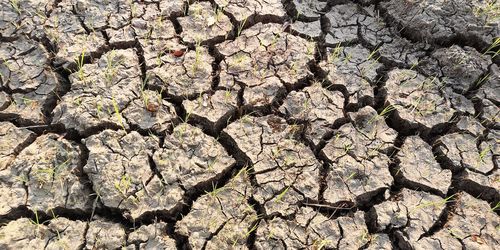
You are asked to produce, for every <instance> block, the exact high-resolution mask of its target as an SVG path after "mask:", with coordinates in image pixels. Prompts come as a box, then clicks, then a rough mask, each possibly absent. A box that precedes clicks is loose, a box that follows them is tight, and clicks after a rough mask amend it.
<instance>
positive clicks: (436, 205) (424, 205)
mask: <svg viewBox="0 0 500 250" xmlns="http://www.w3.org/2000/svg"><path fill="white" fill-rule="evenodd" d="M454 196H455V194H454V195H451V196H448V197H446V198H444V199H441V200H439V201H429V202H424V203H422V204H420V205H418V206H416V207H415V208H414V209H412V210H411V211H410V214H412V213H414V212H415V211H416V210H418V209H423V208H427V207H434V208H441V207H442V206H444V205H446V204H447V203H449V202H451V201H450V200H451V199H452V198H453V197H454Z"/></svg>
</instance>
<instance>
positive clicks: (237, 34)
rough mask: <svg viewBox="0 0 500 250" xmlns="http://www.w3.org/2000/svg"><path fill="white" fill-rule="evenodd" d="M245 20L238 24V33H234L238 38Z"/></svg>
mask: <svg viewBox="0 0 500 250" xmlns="http://www.w3.org/2000/svg"><path fill="white" fill-rule="evenodd" d="M247 19H248V17H247V18H245V20H243V22H241V23H240V25H238V32H237V33H236V36H240V35H241V32H242V31H243V28H244V27H245V24H246V23H247Z"/></svg>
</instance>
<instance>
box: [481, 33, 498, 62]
mask: <svg viewBox="0 0 500 250" xmlns="http://www.w3.org/2000/svg"><path fill="white" fill-rule="evenodd" d="M498 54H500V37H498V38H496V39H495V41H493V43H492V44H491V45H490V47H488V49H486V51H485V52H484V53H483V55H491V58H495V57H497V56H498Z"/></svg>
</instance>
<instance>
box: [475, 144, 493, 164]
mask: <svg viewBox="0 0 500 250" xmlns="http://www.w3.org/2000/svg"><path fill="white" fill-rule="evenodd" d="M491 149H492V148H491V146H490V145H488V146H487V147H486V148H485V149H483V150H481V152H480V153H479V157H478V160H477V164H476V165H477V167H479V166H480V165H481V164H482V163H484V159H485V158H486V156H487V155H488V153H489V152H490V151H491Z"/></svg>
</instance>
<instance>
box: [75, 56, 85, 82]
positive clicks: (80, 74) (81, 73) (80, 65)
mask: <svg viewBox="0 0 500 250" xmlns="http://www.w3.org/2000/svg"><path fill="white" fill-rule="evenodd" d="M84 60H85V48H84V49H83V50H82V53H81V54H80V56H79V57H78V58H77V59H76V60H75V62H76V67H77V70H78V71H77V72H78V78H79V79H80V81H84V80H85V72H84V71H83V64H84Z"/></svg>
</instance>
